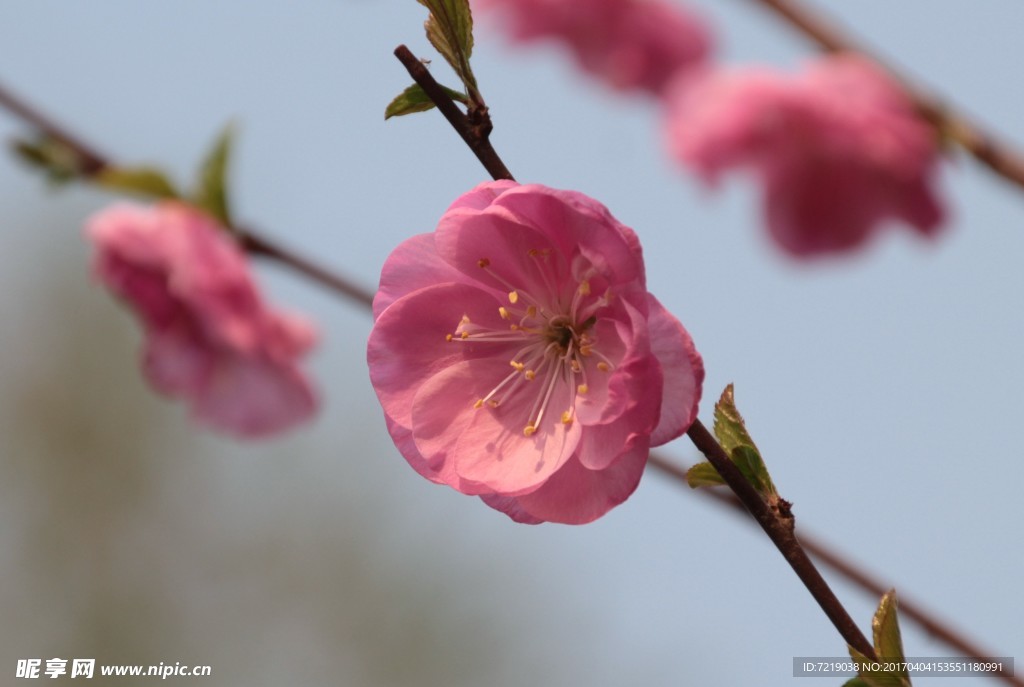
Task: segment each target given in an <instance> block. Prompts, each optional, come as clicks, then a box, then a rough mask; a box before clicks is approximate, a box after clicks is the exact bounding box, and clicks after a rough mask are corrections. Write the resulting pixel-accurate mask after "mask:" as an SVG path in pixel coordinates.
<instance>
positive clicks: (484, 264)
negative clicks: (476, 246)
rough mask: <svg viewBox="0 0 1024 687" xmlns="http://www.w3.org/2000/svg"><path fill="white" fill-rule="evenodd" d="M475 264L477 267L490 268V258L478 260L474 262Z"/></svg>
mask: <svg viewBox="0 0 1024 687" xmlns="http://www.w3.org/2000/svg"><path fill="white" fill-rule="evenodd" d="M476 264H477V265H479V266H480V267H490V266H491V260H490V258H480V259H479V260H477V261H476Z"/></svg>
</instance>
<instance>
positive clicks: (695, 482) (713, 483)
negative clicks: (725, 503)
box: [686, 462, 725, 489]
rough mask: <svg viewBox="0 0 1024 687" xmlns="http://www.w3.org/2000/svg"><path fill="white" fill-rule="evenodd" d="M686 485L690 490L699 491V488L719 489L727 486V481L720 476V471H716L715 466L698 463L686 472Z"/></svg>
mask: <svg viewBox="0 0 1024 687" xmlns="http://www.w3.org/2000/svg"><path fill="white" fill-rule="evenodd" d="M686 483H687V484H689V485H690V488H692V489H697V488H698V487H719V486H722V485H723V484H725V480H724V479H722V476H721V475H719V474H718V470H715V466H713V465H712V464H711V463H707V462H705V463H697V464H696V465H694V466H693V467H692V468H690V469H689V470H687V471H686Z"/></svg>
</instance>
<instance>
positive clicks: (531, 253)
mask: <svg viewBox="0 0 1024 687" xmlns="http://www.w3.org/2000/svg"><path fill="white" fill-rule="evenodd" d="M526 254H527V255H529V256H530V257H531V258H535V257H537V256H538V255H540V251H539V250H537V249H536V248H531V249H530V250H528V251H526Z"/></svg>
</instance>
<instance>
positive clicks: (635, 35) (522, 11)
mask: <svg viewBox="0 0 1024 687" xmlns="http://www.w3.org/2000/svg"><path fill="white" fill-rule="evenodd" d="M476 4H477V5H478V6H480V7H482V8H484V9H493V10H495V11H496V13H498V14H499V16H500V17H501V18H502V19H504V20H505V21H506V22H507V23H508V30H509V32H510V33H511V35H512V38H513V40H516V41H521V42H528V41H534V40H538V39H543V38H551V39H555V40H558V41H561V42H562V43H564V44H565V45H566V46H567V47H568V48H569V50H570V51H571V52H572V54H573V55H574V56H575V58H576V61H577V62H578V63H579V65H580V67H581V68H582V69H583V70H585V71H587V72H589V73H591V74H594V75H595V76H598V77H600V78H602V79H604V80H605V81H607V82H608V83H609V84H610V85H611V86H612V87H614V88H617V89H621V90H644V91H650V92H652V93H655V94H660V93H661V92H662V91H663V90H664V87H665V85H666V83H667V82H668V81H669V79H670V77H671V76H673V75H674V74H676V73H677V72H679V71H681V70H686V69H690V68H692V67H694V66H696V65H699V64H702V63H703V62H704V60H705V59H706V58H707V56H708V53H709V52H710V51H711V44H712V41H711V33H710V31H709V30H708V29H707V27H706V26H705V25H704V23H703V22H702V21H701V20H700V19H698V18H697V17H696V16H695V15H693V14H692V13H690V12H689V11H687V10H685V9H684V8H683V7H682V6H681V5H679V4H677V3H674V2H668V1H666V0H476Z"/></svg>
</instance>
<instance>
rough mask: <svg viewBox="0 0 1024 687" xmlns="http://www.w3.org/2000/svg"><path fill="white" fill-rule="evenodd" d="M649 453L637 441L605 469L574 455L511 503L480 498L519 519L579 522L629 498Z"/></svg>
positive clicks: (567, 523)
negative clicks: (590, 467)
mask: <svg viewBox="0 0 1024 687" xmlns="http://www.w3.org/2000/svg"><path fill="white" fill-rule="evenodd" d="M648 453H649V447H648V445H647V442H646V441H641V442H638V443H637V445H635V446H634V447H633V448H631V449H630V450H629V451H628V452H627V453H625V454H623V455H622V456H620V457H619V458H618V459H617V460H616V461H615V462H614V463H612V464H611V465H610V466H609V467H608V468H607V469H604V470H588V469H586V468H585V467H583V465H582V464H581V463H580V462H579V461H578V460H576V458H575V457H574V458H572V459H570V460H569V461H568V462H567V463H566V464H565V465H564V466H563V467H562V469H561V470H559V471H558V472H556V473H555V474H554V475H552V476H551V478H550V479H549V480H548V481H547V482H545V483H544V486H542V487H541V488H540V489H537V490H536V491H534V492H531V493H529V494H526V495H525V496H519V497H516V498H515V499H514V502H512V501H504V500H499V499H494V498H493V497H487V496H485V497H483V500H484V503H486V504H487V505H489V506H491V507H492V508H498V509H499V510H502V511H504V512H506V513H508V514H509V515H510V517H512V519H513V520H517V521H518V522H533V520H540V521H548V522H560V523H563V524H566V525H582V524H585V523H588V522H592V521H594V520H596V519H597V518H599V517H601V516H602V515H604V514H605V513H607V512H608V511H610V510H611V509H612V508H614V507H615V506H617V505H619V504H620V503H622V502H623V501H625V500H626V499H627V498H629V496H630V494H632V493H633V492H634V491H635V490H636V488H637V485H639V484H640V477H641V476H642V475H643V471H644V466H645V465H646V464H647V455H648ZM530 518H532V520H531V519H530Z"/></svg>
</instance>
